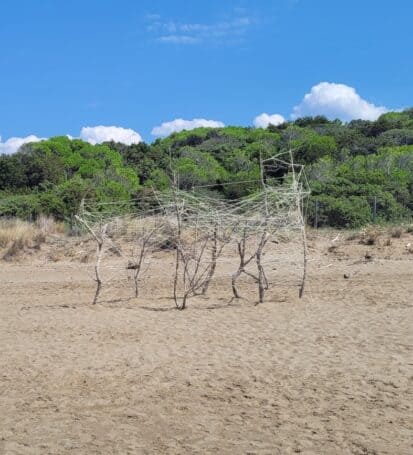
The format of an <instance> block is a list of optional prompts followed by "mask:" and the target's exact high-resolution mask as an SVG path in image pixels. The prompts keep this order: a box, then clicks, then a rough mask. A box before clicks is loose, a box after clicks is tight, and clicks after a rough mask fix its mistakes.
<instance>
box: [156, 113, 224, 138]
mask: <svg viewBox="0 0 413 455" xmlns="http://www.w3.org/2000/svg"><path fill="white" fill-rule="evenodd" d="M223 126H225V125H224V124H223V123H222V122H219V121H217V120H206V119H203V118H194V119H193V120H184V119H182V118H177V119H175V120H172V121H171V122H164V123H162V124H161V125H159V126H155V127H154V128H153V129H152V135H153V136H162V137H163V136H169V135H170V134H171V133H175V132H178V131H183V130H193V129H194V128H200V127H205V128H221V127H223Z"/></svg>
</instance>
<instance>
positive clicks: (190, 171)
mask: <svg viewBox="0 0 413 455" xmlns="http://www.w3.org/2000/svg"><path fill="white" fill-rule="evenodd" d="M289 148H292V149H293V154H294V159H295V161H296V162H298V163H302V164H305V165H306V174H307V178H308V182H309V186H310V189H311V196H310V198H309V200H308V208H307V212H308V221H309V223H311V224H314V223H315V222H316V223H317V225H318V226H334V227H358V226H362V225H365V224H368V223H371V222H372V221H376V222H399V221H405V220H411V217H412V214H413V109H408V110H405V111H403V112H390V113H387V114H384V115H382V116H381V117H379V119H378V120H376V121H374V122H372V121H365V120H354V121H351V122H349V123H346V124H345V123H342V122H341V121H339V120H334V121H329V120H327V119H326V118H325V117H322V116H317V117H305V118H300V119H297V120H295V121H294V122H288V123H284V124H282V125H279V126H273V125H270V126H269V127H268V128H267V129H256V128H242V127H232V126H229V127H225V128H217V129H211V128H199V129H196V130H192V131H183V132H180V133H174V134H172V135H171V136H169V137H167V138H165V139H158V140H156V141H155V142H154V143H152V144H145V143H140V144H136V145H130V146H126V145H124V144H120V143H113V142H110V143H104V144H101V145H91V144H89V143H86V142H83V141H81V140H79V139H74V140H70V139H68V138H67V137H55V138H51V139H49V140H46V141H42V142H37V143H32V144H25V145H24V146H23V147H22V148H21V149H20V150H19V151H18V152H17V153H15V154H13V155H3V156H0V216H6V217H20V218H23V219H34V218H37V217H38V216H39V215H40V214H44V215H52V216H54V217H55V218H56V219H60V220H67V219H70V217H71V216H72V215H73V214H74V213H75V212H76V211H77V210H78V208H79V204H80V202H81V200H82V199H83V198H85V199H87V200H88V201H89V203H93V202H95V203H99V202H109V201H117V200H123V201H129V200H133V201H136V202H135V203H136V204H139V200H142V199H143V197H145V200H147V197H150V194H151V189H152V188H153V187H155V188H158V189H163V188H166V187H168V186H169V185H170V184H171V177H172V173H175V174H176V175H178V176H179V185H180V187H181V188H183V189H193V188H197V190H198V191H204V192H207V193H208V194H210V195H213V196H215V197H221V198H228V199H237V198H242V197H244V196H247V195H248V194H251V193H252V192H254V191H257V190H258V189H259V182H258V181H257V180H258V179H259V177H260V168H259V159H260V156H261V157H262V158H263V159H266V158H269V157H271V156H273V155H275V154H277V153H279V152H283V151H286V150H288V149H289ZM287 174H288V172H287V169H286V168H283V167H282V166H278V167H274V166H271V167H269V168H266V170H265V178H266V179H267V180H268V181H272V183H274V184H276V185H282V184H283V182H284V180H285V179H286V178H288V175H287ZM228 183H230V184H228Z"/></svg>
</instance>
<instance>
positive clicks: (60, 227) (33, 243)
mask: <svg viewBox="0 0 413 455" xmlns="http://www.w3.org/2000/svg"><path fill="white" fill-rule="evenodd" d="M65 231H66V227H65V225H64V224H63V223H58V222H56V221H55V220H54V219H53V218H50V217H46V216H41V217H39V218H38V220H37V221H36V223H29V222H27V221H22V220H19V219H15V218H13V219H6V220H0V248H7V251H6V252H5V254H4V255H3V259H5V260H9V259H11V258H13V257H14V256H16V255H17V254H18V253H19V252H20V251H22V250H24V249H25V248H37V249H38V248H40V245H41V244H42V243H44V242H45V241H46V237H47V236H48V235H51V234H62V233H64V232H65Z"/></svg>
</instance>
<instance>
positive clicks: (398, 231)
mask: <svg viewBox="0 0 413 455" xmlns="http://www.w3.org/2000/svg"><path fill="white" fill-rule="evenodd" d="M389 234H390V236H391V237H392V238H393V239H399V238H400V237H401V236H402V235H403V229H402V228H401V227H392V228H391V229H390V231H389Z"/></svg>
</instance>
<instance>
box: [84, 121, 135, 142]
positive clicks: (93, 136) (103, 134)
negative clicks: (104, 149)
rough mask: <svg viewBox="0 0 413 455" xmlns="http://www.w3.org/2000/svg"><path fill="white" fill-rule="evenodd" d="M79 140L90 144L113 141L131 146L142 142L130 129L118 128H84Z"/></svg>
mask: <svg viewBox="0 0 413 455" xmlns="http://www.w3.org/2000/svg"><path fill="white" fill-rule="evenodd" d="M80 139H83V140H84V141H87V142H89V143H90V144H100V143H102V142H106V141H115V142H122V143H123V144H126V145H131V144H137V143H138V142H141V141H142V137H141V136H140V134H139V133H137V132H136V131H134V130H132V129H130V128H122V127H120V126H86V127H83V128H82V129H81V131H80Z"/></svg>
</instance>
